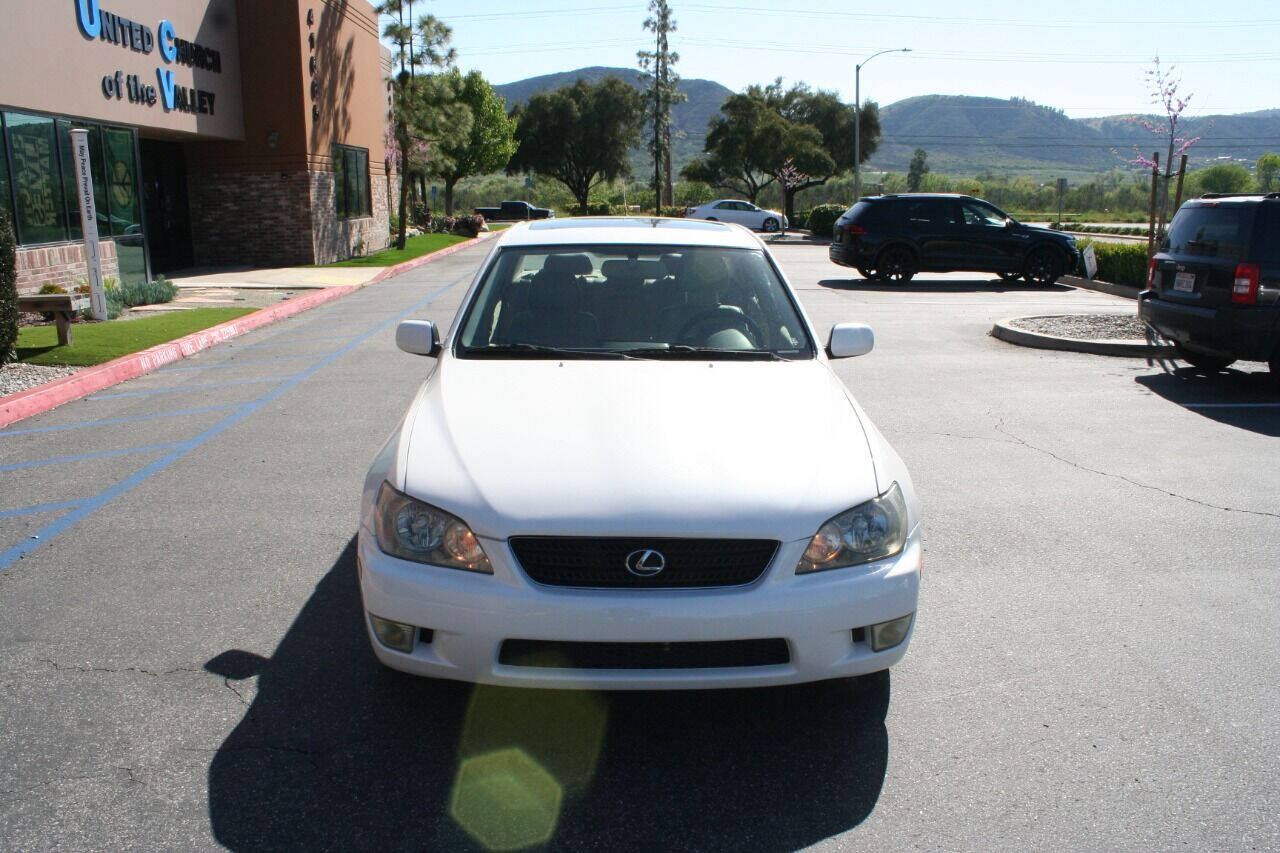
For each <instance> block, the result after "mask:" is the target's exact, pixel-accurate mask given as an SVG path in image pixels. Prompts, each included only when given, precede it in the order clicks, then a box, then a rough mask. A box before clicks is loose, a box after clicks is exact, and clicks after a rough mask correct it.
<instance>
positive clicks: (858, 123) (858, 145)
mask: <svg viewBox="0 0 1280 853" xmlns="http://www.w3.org/2000/svg"><path fill="white" fill-rule="evenodd" d="M910 52H911V48H909V47H891V48H889V49H888V50H881V51H879V52H877V53H873V54H871V55H870V56H868V57H867V58H866V59H864V60H862V62H861V63H860V64H858V65H855V66H854V67H853V203H854V204H857V203H858V199H860V198H862V162H861V161H862V66H863V65H866V64H867V63H868V62H870V61H871V60H873V59H875V58H876V57H877V56H879V55H880V54H882V53H910Z"/></svg>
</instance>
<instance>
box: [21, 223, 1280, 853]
mask: <svg viewBox="0 0 1280 853" xmlns="http://www.w3.org/2000/svg"><path fill="white" fill-rule="evenodd" d="M482 252H483V249H479V248H478V249H476V250H470V251H467V252H463V253H460V254H457V255H454V256H452V257H449V258H446V259H442V260H441V261H439V262H437V263H433V264H429V265H427V266H424V267H421V268H419V269H417V270H414V271H411V272H409V273H407V274H405V275H403V276H400V277H398V278H394V279H391V280H388V281H385V282H382V283H380V284H377V285H374V286H372V287H369V288H366V289H364V290H361V291H359V292H357V293H355V294H353V295H352V296H349V297H346V298H344V299H341V300H338V301H336V302H333V303H330V304H327V305H324V306H322V307H320V308H317V309H315V310H312V311H309V312H306V313H304V314H301V315H299V316H297V317H295V318H292V319H290V320H287V321H285V322H282V323H280V324H277V325H275V326H271V327H268V328H265V329H261V330H258V331H256V332H253V333H250V334H248V335H245V336H244V337H241V338H238V339H236V340H234V341H232V342H229V343H226V344H223V345H221V346H218V347H215V348H213V349H210V350H207V351H205V352H203V353H200V354H199V355H198V356H196V357H194V358H190V359H187V360H185V361H182V362H179V363H178V364H176V365H174V366H171V367H168V368H165V369H163V370H160V371H157V372H155V373H152V374H150V375H148V376H144V377H141V378H139V379H136V380H133V381H131V382H128V383H125V384H123V385H120V386H117V387H115V388H112V389H109V390H108V391H104V392H101V393H99V394H96V395H94V396H93V397H91V398H88V399H85V400H81V401H78V402H75V403H71V404H68V405H66V406H64V407H62V408H59V409H56V410H54V411H52V412H48V413H46V414H44V415H40V416H37V417H35V418H31V419H28V420H26V421H22V422H20V423H17V424H14V425H13V426H11V427H8V428H6V429H4V430H0V598H2V600H3V609H2V610H0V719H3V720H4V725H3V727H0V849H6V850H35V849H55V848H56V849H124V848H130V849H160V848H163V849H178V848H181V849H201V848H210V847H215V846H218V845H221V846H225V847H229V848H232V849H238V850H259V849H261V850H267V849H272V850H274V849H282V848H305V849H367V848H373V847H380V848H384V849H484V845H483V844H482V843H481V841H478V840H477V839H481V840H483V839H488V840H489V842H490V843H489V847H491V848H493V847H498V846H501V844H500V843H499V842H502V841H504V840H505V841H507V842H509V841H510V840H511V839H513V838H514V839H517V840H518V839H524V840H527V841H536V840H539V839H542V838H549V841H548V844H549V846H550V847H552V848H555V849H574V850H579V849H599V850H620V849H635V850H649V849H698V850H744V849H751V850H787V849H795V848H800V847H805V846H809V845H816V846H819V847H821V848H824V849H850V850H855V849H856V850H861V849H868V848H872V847H875V848H879V849H937V850H962V849H965V850H970V849H971V850H989V849H993V848H996V849H1107V850H1115V849H1125V850H1146V849H1165V848H1171V847H1175V846H1179V847H1181V846H1186V847H1196V848H1201V849H1215V850H1254V849H1272V848H1276V847H1280V759H1278V758H1277V756H1278V755H1280V701H1277V700H1278V699H1280V688H1277V684H1278V683H1280V639H1278V637H1280V632H1278V631H1277V628H1278V627H1280V624H1278V621H1280V617H1278V616H1277V614H1280V594H1278V584H1277V580H1276V567H1277V566H1280V476H1277V465H1280V394H1278V393H1276V392H1275V391H1273V390H1271V389H1270V388H1269V387H1268V386H1267V384H1266V381H1265V379H1264V377H1265V366H1263V365H1243V366H1242V369H1241V370H1233V371H1231V372H1229V373H1226V374H1223V375H1221V376H1217V377H1212V378H1210V377H1204V376H1200V375H1197V374H1195V373H1193V372H1190V371H1188V370H1185V369H1181V368H1176V367H1171V366H1169V365H1160V364H1147V363H1146V362H1145V361H1142V360H1133V359H1108V358H1101V357H1095V356H1087V355H1079V354H1072V353H1061V352H1049V351H1041V350H1031V349H1023V348H1018V347H1013V346H1010V345H1008V344H1005V343H1003V342H1001V341H998V340H995V339H994V338H991V337H990V336H989V335H988V334H987V332H988V330H989V329H990V328H991V325H992V323H993V322H994V321H995V320H998V319H1004V318H1007V317H1011V316H1017V315H1027V314H1041V313H1067V312H1092V311H1132V310H1133V303H1132V302H1131V301H1127V300H1124V299H1121V298H1118V297H1111V296H1106V295H1102V294H1098V293H1093V292H1089V291H1079V290H1074V289H1071V288H1068V287H1065V286H1054V287H1049V288H1039V289H1030V288H1027V287H1025V286H1017V285H1005V284H1001V283H998V282H992V281H990V280H987V279H985V278H975V277H974V276H966V275H963V274H949V275H941V276H923V277H921V278H920V279H917V280H916V281H913V282H911V283H910V284H908V285H888V284H871V283H868V282H863V281H861V280H860V279H857V278H856V277H855V278H850V277H849V276H850V271H846V270H843V269H841V268H839V267H836V266H834V265H832V264H830V263H829V262H828V261H827V260H826V250H825V247H814V246H805V245H783V246H779V247H778V248H777V249H776V254H777V257H778V259H779V261H780V263H781V264H782V266H783V268H784V270H785V271H786V273H787V274H788V276H789V277H790V279H791V280H792V283H793V285H795V286H796V287H797V289H798V290H799V292H800V295H801V298H802V301H803V302H804V304H805V307H806V309H807V310H808V312H809V314H810V316H811V318H812V319H813V321H814V323H815V325H816V326H817V327H818V328H819V329H820V330H821V331H822V332H823V333H824V334H825V331H826V330H827V329H828V328H829V327H830V325H831V324H832V323H834V322H837V321H844V320H856V321H865V322H869V323H871V324H872V325H873V326H874V328H875V330H876V333H877V345H876V349H875V351H874V352H872V353H871V354H870V355H867V356H865V357H862V358H858V359H850V360H846V361H842V362H837V363H836V365H835V369H836V371H837V372H838V374H839V375H840V376H841V378H842V379H843V380H844V381H845V382H846V383H847V384H848V385H849V387H850V388H851V389H852V390H853V392H854V394H855V395H856V396H857V397H858V399H859V400H860V402H861V403H862V404H863V406H864V407H865V408H866V410H867V411H868V413H869V414H870V416H871V417H872V418H873V420H874V421H875V422H876V424H877V426H878V427H879V428H880V430H881V431H882V432H883V433H884V434H885V436H886V437H888V439H889V440H890V441H891V442H892V443H893V444H894V446H895V447H896V448H897V450H898V452H899V453H900V454H901V455H902V457H903V458H904V460H905V461H906V462H907V464H908V466H910V468H911V470H912V474H913V477H914V479H915V484H916V488H917V491H918V492H919V494H920V496H921V499H922V501H923V503H924V509H925V513H926V515H925V522H926V528H927V533H926V547H927V555H928V556H927V565H926V570H925V576H924V585H923V590H922V597H921V603H920V612H919V621H918V624H917V628H916V634H915V639H914V642H913V645H912V648H911V650H910V652H909V653H908V655H907V657H906V659H905V660H904V662H903V663H902V664H901V665H900V666H899V667H897V668H895V669H894V670H893V672H892V673H891V674H890V675H888V676H886V677H883V678H880V679H877V680H875V681H873V682H872V683H871V684H869V685H863V686H862V687H861V688H855V687H853V686H851V685H848V684H844V683H824V684H817V685H809V686H804V687H799V688H779V689H770V690H758V691H725V692H693V693H675V694H657V693H639V694H594V693H563V692H543V691H523V692H522V691H512V690H500V689H494V688H472V687H470V686H468V685H459V684H448V683H438V682H427V681H419V680H414V679H411V678H406V677H402V676H399V675H397V674H394V673H391V672H389V671H385V670H383V669H381V668H380V667H379V666H378V664H377V663H376V662H375V661H374V659H373V656H372V654H371V652H370V651H369V650H368V647H367V640H366V638H365V636H364V632H363V628H362V625H361V616H360V612H359V597H358V592H357V588H356V581H355V568H354V558H353V548H354V544H353V543H354V534H355V528H356V510H357V505H358V499H359V486H360V482H361V480H362V478H363V474H364V472H365V470H366V468H367V466H368V463H369V460H370V459H371V458H372V456H373V454H374V452H375V451H376V450H377V448H378V447H379V446H380V445H381V443H382V441H383V440H384V439H385V437H386V436H387V434H388V433H389V432H390V431H391V430H392V428H393V427H394V426H395V424H396V422H397V420H398V418H399V417H400V416H401V414H402V413H403V411H404V409H405V407H406V405H407V404H408V402H409V400H410V398H411V397H412V395H413V393H414V390H415V388H416V387H417V385H418V384H419V382H420V381H421V379H422V376H423V375H424V373H425V371H426V369H427V365H428V362H426V361H425V360H422V359H415V358H413V357H411V356H408V355H403V354H401V353H399V352H398V351H397V350H396V349H395V346H394V336H393V331H394V325H395V322H396V321H397V320H398V319H400V318H403V317H411V316H412V317H425V318H429V319H434V320H436V321H439V322H442V323H447V322H448V321H449V320H451V319H452V317H453V314H454V312H455V311H456V309H457V307H458V302H459V299H460V298H461V296H462V294H463V291H464V290H465V288H466V285H467V283H468V282H469V280H470V277H471V275H472V273H473V271H474V269H475V266H476V264H478V263H479V261H480V259H481V257H482ZM804 416H805V413H803V412H797V413H796V417H798V418H800V417H804ZM779 440H785V436H782V437H780V439H779ZM744 464H750V460H744ZM485 762H488V763H489V764H492V763H493V762H498V763H499V766H500V768H501V767H505V768H506V772H505V774H499V775H498V777H492V778H499V780H500V781H499V782H495V783H493V784H491V785H489V786H488V787H485V786H483V785H482V786H480V788H477V787H476V785H475V784H474V783H475V781H476V778H477V777H476V775H475V771H477V768H479V767H480V766H481V765H482V764H484V763H485ZM501 762H507V764H506V765H502V764H501ZM531 780H533V781H531ZM535 789H536V790H535ZM486 797H488V798H506V801H510V798H512V797H516V798H519V797H525V798H526V799H527V803H525V805H524V806H523V807H522V808H523V810H522V811H521V812H520V813H519V815H518V816H517V817H515V818H512V819H511V820H509V821H507V822H506V823H501V822H498V823H497V824H495V821H496V820H497V819H496V818H494V817H493V815H494V813H495V811H494V810H493V809H491V808H490V809H486V808H484V805H485V804H486V802H489V801H488V800H486V799H485V798H486ZM522 833H524V834H523V835H522Z"/></svg>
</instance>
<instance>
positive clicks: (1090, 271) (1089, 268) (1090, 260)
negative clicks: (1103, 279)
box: [1084, 243, 1098, 279]
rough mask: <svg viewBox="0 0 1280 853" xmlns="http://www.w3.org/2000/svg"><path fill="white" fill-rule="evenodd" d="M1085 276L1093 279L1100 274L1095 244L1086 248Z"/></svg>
mask: <svg viewBox="0 0 1280 853" xmlns="http://www.w3.org/2000/svg"><path fill="white" fill-rule="evenodd" d="M1084 274H1085V275H1086V276H1087V277H1088V278H1090V279H1092V278H1093V277H1094V276H1095V275H1097V274H1098V256H1097V255H1095V254H1094V253H1093V244H1092V243H1091V244H1089V245H1088V246H1085V247H1084Z"/></svg>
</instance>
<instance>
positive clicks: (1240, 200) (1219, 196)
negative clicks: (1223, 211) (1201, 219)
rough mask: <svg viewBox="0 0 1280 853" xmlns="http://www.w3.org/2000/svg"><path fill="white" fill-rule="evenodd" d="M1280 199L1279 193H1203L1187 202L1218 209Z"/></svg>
mask: <svg viewBox="0 0 1280 853" xmlns="http://www.w3.org/2000/svg"><path fill="white" fill-rule="evenodd" d="M1278 199H1280V193H1205V194H1204V195H1202V196H1200V197H1199V198H1192V199H1188V200H1187V204H1189V205H1192V206H1196V207H1218V206H1219V205H1223V204H1258V203H1260V202H1265V201H1276V200H1278Z"/></svg>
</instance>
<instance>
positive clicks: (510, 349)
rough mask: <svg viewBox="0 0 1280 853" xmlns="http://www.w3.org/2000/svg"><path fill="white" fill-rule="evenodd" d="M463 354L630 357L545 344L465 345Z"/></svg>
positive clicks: (541, 356)
mask: <svg viewBox="0 0 1280 853" xmlns="http://www.w3.org/2000/svg"><path fill="white" fill-rule="evenodd" d="M462 355H463V356H464V357H466V358H506V357H509V356H518V357H521V358H578V359H590V358H630V356H629V355H627V354H626V353H623V352H617V351H616V350H600V349H580V348H576V347H551V346H545V345H543V344H526V343H515V344H489V345H488V346H483V347H464V348H463V350H462Z"/></svg>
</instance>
